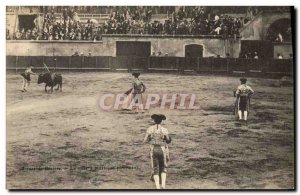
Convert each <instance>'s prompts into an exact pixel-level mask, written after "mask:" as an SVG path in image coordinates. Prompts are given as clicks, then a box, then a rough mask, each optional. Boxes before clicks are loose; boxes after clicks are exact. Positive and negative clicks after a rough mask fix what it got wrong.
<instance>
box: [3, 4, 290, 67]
mask: <svg viewBox="0 0 300 195" xmlns="http://www.w3.org/2000/svg"><path fill="white" fill-rule="evenodd" d="M292 14H293V8H292V7H218V6H214V7H208V6H204V7H203V6H184V7H178V6H160V7H159V6H154V7H153V6H152V7H149V6H148V7H147V6H119V7H118V6H117V7H109V6H106V7H105V6H101V7H100V6H75V7H71V6H68V7H66V6H64V7H63V6H22V7H20V6H8V7H7V10H6V17H7V30H6V39H7V56H8V58H9V59H7V61H8V63H7V67H8V68H13V69H15V68H17V67H22V66H25V64H26V63H31V64H32V65H34V66H40V65H36V64H34V63H36V61H37V62H38V64H40V61H43V62H44V61H45V59H44V58H46V59H48V60H46V62H48V63H50V66H56V67H57V66H58V67H59V66H63V65H62V64H68V66H67V65H64V66H65V68H66V67H69V68H70V66H72V64H74V63H71V61H72V60H69V62H67V61H68V60H67V59H62V57H67V56H75V57H76V56H85V57H87V56H90V57H91V56H94V57H95V56H97V57H99V59H98V60H97V59H95V60H92V62H90V61H89V62H86V61H85V62H84V59H83V60H82V61H81V64H79V65H78V67H79V66H80V68H85V67H86V66H85V64H91V63H92V64H94V65H93V66H92V68H94V67H98V64H99V61H101V63H103V64H104V65H103V64H102V65H103V67H105V68H110V69H113V67H115V69H118V68H121V69H122V68H124V67H122V65H120V67H119V65H118V64H126V63H127V64H134V65H133V66H135V68H137V69H145V67H146V68H148V69H149V67H150V66H151V64H153V63H155V62H154V61H155V60H154V61H153V60H148V58H152V57H154V58H156V57H165V58H169V59H171V58H174V59H173V61H172V60H170V61H172V62H170V64H173V65H172V66H171V65H170V66H168V65H166V64H168V63H166V62H164V63H162V62H161V63H160V62H157V63H158V67H154V68H167V69H177V70H178V69H180V68H178V67H179V66H180V65H178V64H180V61H182V58H184V60H183V61H184V63H185V64H188V65H190V66H197V67H198V68H193V67H190V68H187V69H197V70H199V66H201V64H207V63H205V60H206V59H212V58H213V59H216V58H217V59H220V58H221V59H222V58H227V59H234V61H235V63H236V64H240V63H241V62H242V63H246V64H253V62H251V63H250V60H252V59H258V60H264V61H266V60H267V61H268V62H269V61H272V60H274V59H278V58H279V59H281V58H282V59H287V60H289V59H292V58H293V48H292V22H291V21H292ZM41 56H43V59H42V60H41V59H37V60H33V58H34V57H41ZM17 57H19V59H17ZM26 57H27V59H23V61H22V60H20V59H22V58H26ZM30 57H31V58H30ZM51 57H52V58H53V59H51ZM100 57H102V58H100ZM126 57H128V58H133V57H134V58H138V59H142V58H143V60H144V61H145V62H140V61H139V63H137V65H136V63H134V62H132V60H131V61H130V60H129V61H130V62H129V61H128V60H127V61H126V60H125V61H126V62H124V59H123V60H121V61H122V62H119V63H117V65H112V64H114V61H119V60H118V58H119V59H121V58H126ZM114 58H116V60H115V59H114ZM175 58H178V59H175ZM186 58H191V59H192V58H197V60H195V62H194V63H193V62H191V60H190V61H189V60H186ZM237 59H241V62H237ZM242 59H243V60H244V59H249V60H247V61H245V60H244V61H243V60H242ZM143 60H141V61H143ZM73 61H74V60H73ZM76 61H78V60H76ZM103 61H105V62H103ZM149 61H150V62H149ZM158 61H159V60H158ZM165 61H168V60H165ZM207 61H210V60H207ZM215 61H216V60H215ZM275 61H276V60H275ZM290 61H291V60H290ZM248 62H249V63H248ZM24 63H25V64H24ZM160 64H161V65H160ZM174 64H175V65H174ZM199 64H200V65H199ZM227 64H228V63H227ZM230 64H232V63H230ZM270 64H273V61H272V62H270ZM275 64H276V65H274V66H281V65H278V64H280V63H278V62H276V63H275ZM285 64H287V63H286V62H285ZM188 65H187V66H188ZM126 66H129V65H126ZM162 66H165V67H162ZM208 66H213V65H210V64H209V65H208ZM247 66H249V65H247ZM271 66H273V65H271ZM285 66H292V63H289V65H285ZM78 67H77V66H75V68H78ZM103 67H102V68H103ZM89 68H90V67H89ZM125 68H127V69H129V68H128V67H125ZM150 68H151V67H150ZM152 68H153V67H152ZM183 69H184V68H183ZM200 69H201V68H200ZM208 69H209V70H210V68H208ZM211 69H213V67H211ZM250 69H257V68H251V67H250ZM258 69H259V70H257V71H263V69H267V68H266V67H260V68H258ZM287 69H289V70H290V69H291V68H287ZM226 70H227V71H228V67H227V68H226ZM247 70H249V67H248V68H247ZM282 71H285V70H279V72H282Z"/></svg>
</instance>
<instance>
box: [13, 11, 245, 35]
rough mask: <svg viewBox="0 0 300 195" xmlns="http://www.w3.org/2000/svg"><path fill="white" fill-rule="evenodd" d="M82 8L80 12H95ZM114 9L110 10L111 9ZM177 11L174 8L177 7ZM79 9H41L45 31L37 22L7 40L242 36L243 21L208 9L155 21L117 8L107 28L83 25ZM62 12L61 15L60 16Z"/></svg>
mask: <svg viewBox="0 0 300 195" xmlns="http://www.w3.org/2000/svg"><path fill="white" fill-rule="evenodd" d="M91 8H92V7H89V6H88V7H82V6H81V8H80V9H91ZM108 8H110V7H107V8H106V9H108ZM173 8H174V7H173ZM80 9H79V8H76V7H58V6H56V7H40V10H41V11H42V12H43V13H44V18H43V22H42V27H41V26H39V25H41V23H39V22H38V19H37V18H36V19H35V21H34V25H35V26H34V27H33V28H32V29H24V28H21V29H20V30H18V31H16V32H15V33H14V35H13V37H10V36H9V35H7V39H11V38H12V39H17V40H18V39H21V40H90V41H96V40H101V35H102V34H154V35H157V34H159V35H222V36H225V37H226V36H233V35H239V29H240V28H241V27H242V21H241V18H235V17H232V16H229V15H225V14H218V13H216V14H211V13H210V12H209V13H208V11H207V9H206V7H186V8H185V9H184V8H183V7H181V8H179V10H177V11H176V12H175V11H174V12H173V13H169V11H170V10H168V9H167V8H166V10H167V13H168V19H166V20H164V21H161V20H159V21H158V20H151V17H152V14H153V9H152V8H151V7H149V6H148V7H147V6H146V7H140V6H128V7H121V6H120V7H114V8H113V9H112V8H110V9H111V10H112V13H111V14H110V17H109V19H108V20H107V21H105V22H104V24H98V23H97V21H96V20H94V19H91V20H87V22H82V21H80V18H79V17H78V13H77V11H78V10H80ZM56 12H59V13H60V14H56Z"/></svg>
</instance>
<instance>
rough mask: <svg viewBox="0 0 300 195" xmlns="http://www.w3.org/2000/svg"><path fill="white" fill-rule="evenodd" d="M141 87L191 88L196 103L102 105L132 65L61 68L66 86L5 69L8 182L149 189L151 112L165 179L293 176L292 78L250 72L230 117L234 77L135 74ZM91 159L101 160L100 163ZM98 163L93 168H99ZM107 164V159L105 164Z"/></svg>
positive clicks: (123, 86)
mask: <svg viewBox="0 0 300 195" xmlns="http://www.w3.org/2000/svg"><path fill="white" fill-rule="evenodd" d="M140 78H141V80H142V81H143V82H144V83H145V84H146V86H147V91H146V94H147V93H170V94H171V93H194V94H196V95H197V100H198V101H199V103H200V106H201V109H200V110H198V111H188V110H185V111H178V110H158V109H151V110H149V111H146V112H145V113H139V114H135V113H133V112H130V111H110V112H104V111H100V110H99V108H98V102H97V101H98V99H99V95H100V94H103V93H120V92H125V91H126V90H128V88H129V87H130V83H131V82H132V77H131V74H129V73H100V72H98V73H63V92H58V91H54V92H53V94H50V93H45V92H44V85H38V84H37V76H32V82H31V86H30V88H29V92H26V93H22V92H21V91H20V89H21V84H22V80H21V76H20V75H17V74H11V73H10V74H7V85H6V89H7V100H6V101H7V124H6V125H7V188H10V189H14V188H18V189H20V188H21V189H27V188H31V189H43V188H47V189H51V188H53V189H58V188H59V189H73V188H76V189H121V188H122V189H145V188H146V189H155V185H154V183H153V182H152V181H150V173H151V168H150V157H149V146H148V145H141V142H142V139H143V138H144V135H145V132H146V129H147V128H148V127H149V126H150V125H152V124H153V121H152V120H151V118H150V116H151V114H153V113H157V112H159V113H163V114H165V115H166V117H167V120H166V121H163V124H162V125H163V126H164V127H166V128H167V129H168V130H169V132H170V135H171V137H172V143H171V144H170V146H169V148H170V157H171V160H170V163H169V168H168V179H167V188H168V189H183V188H185V189H188V188H191V189H196V188H199V189H227V188H231V189H234V188H236V189H252V188H253V189H254V188H268V189H278V188H279V189H287V188H289V189H290V188H293V187H294V186H295V184H294V179H293V178H294V144H295V143H294V103H293V102H294V99H293V98H294V95H293V83H291V82H288V83H287V82H283V80H280V79H266V78H248V84H249V85H250V86H251V87H252V88H253V89H254V91H255V94H254V95H253V97H252V99H251V106H250V114H249V117H248V118H249V120H248V123H240V122H237V121H236V120H235V116H234V115H233V108H234V102H235V98H234V97H233V90H234V89H236V87H237V86H238V85H239V83H240V82H239V78H238V77H226V76H193V75H189V76H187V75H171V74H154V73H153V74H142V75H141V76H140ZM97 167H98V168H97ZM99 167H100V168H99ZM103 167H106V168H103Z"/></svg>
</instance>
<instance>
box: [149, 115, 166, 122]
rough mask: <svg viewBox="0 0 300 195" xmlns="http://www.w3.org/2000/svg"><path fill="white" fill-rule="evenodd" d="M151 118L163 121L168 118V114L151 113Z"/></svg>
mask: <svg viewBox="0 0 300 195" xmlns="http://www.w3.org/2000/svg"><path fill="white" fill-rule="evenodd" d="M151 118H152V119H153V120H155V121H156V120H160V121H162V120H166V119H167V118H166V116H165V115H163V114H152V115H151Z"/></svg>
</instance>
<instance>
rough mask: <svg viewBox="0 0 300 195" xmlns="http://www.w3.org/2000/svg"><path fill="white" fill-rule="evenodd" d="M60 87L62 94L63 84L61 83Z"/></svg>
mask: <svg viewBox="0 0 300 195" xmlns="http://www.w3.org/2000/svg"><path fill="white" fill-rule="evenodd" d="M59 86H60V92H62V83H60V84H59Z"/></svg>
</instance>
